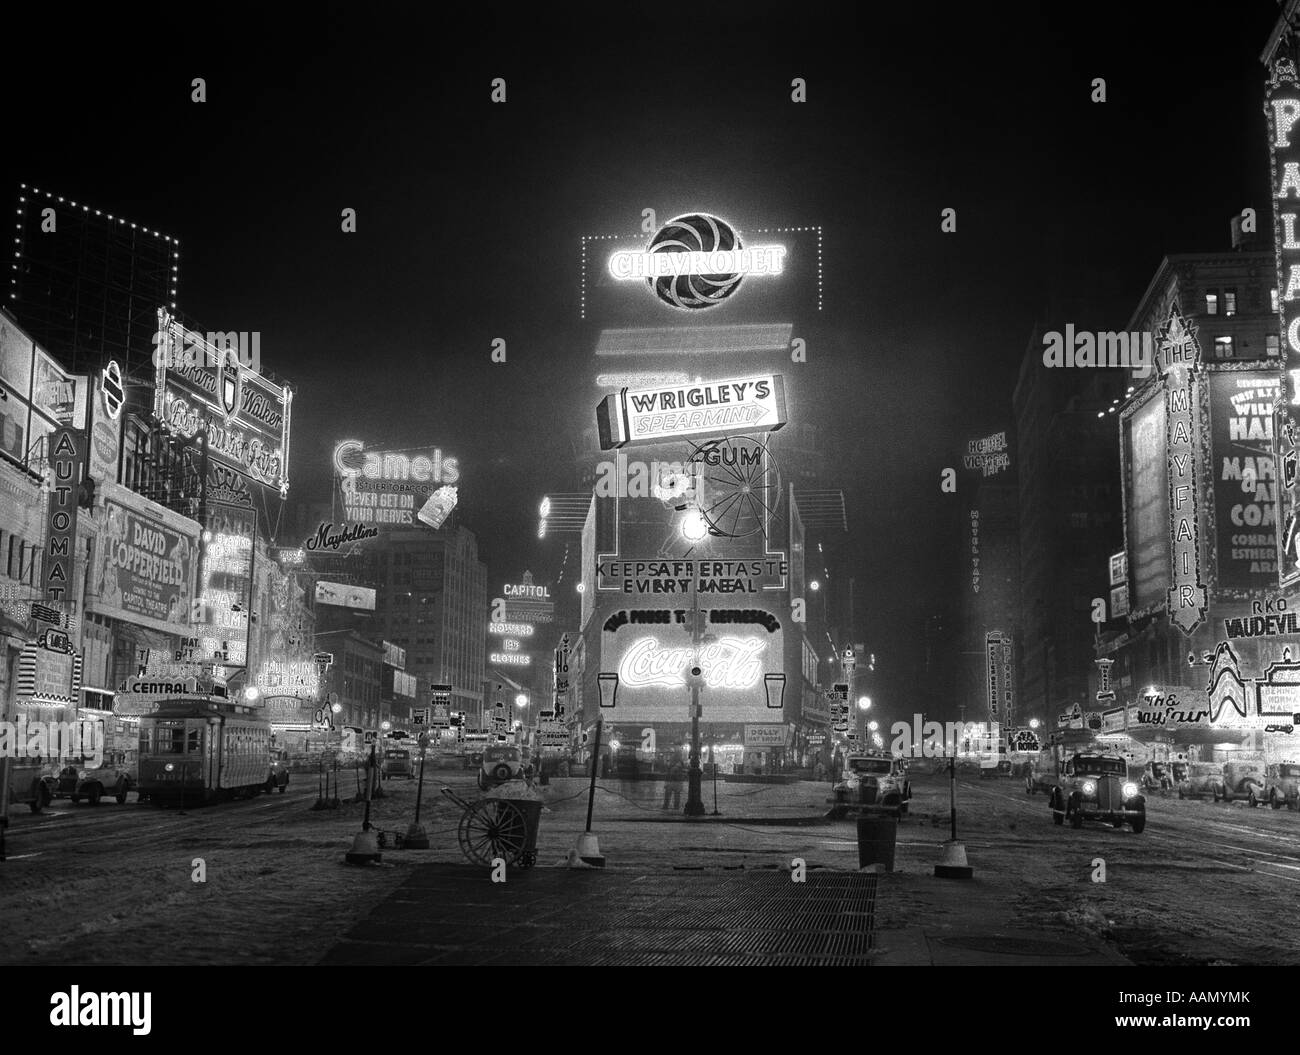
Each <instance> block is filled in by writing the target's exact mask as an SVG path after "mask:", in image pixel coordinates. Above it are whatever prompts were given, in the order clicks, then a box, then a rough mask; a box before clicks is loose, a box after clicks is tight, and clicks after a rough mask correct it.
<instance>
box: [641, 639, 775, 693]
mask: <svg viewBox="0 0 1300 1055" xmlns="http://www.w3.org/2000/svg"><path fill="white" fill-rule="evenodd" d="M766 650H767V642H766V641H764V640H763V639H762V638H759V637H722V638H719V639H718V641H716V642H714V643H712V644H708V645H704V646H702V647H701V648H700V650H699V653H698V654H699V666H700V668H701V670H702V671H703V677H704V683H705V685H707V686H708V687H709V688H711V689H748V688H752V687H753V686H755V685H757V684H758V682H759V681H760V680H761V679H762V677H763V662H762V656H763V653H764V652H765V651H766ZM695 655H696V652H695V650H694V649H692V648H690V647H686V648H665V647H661V646H660V644H659V639H658V638H654V637H643V638H640V639H639V640H637V641H636V642H634V643H633V644H632V646H631V647H630V648H629V649H628V650H627V651H626V652H625V653H624V654H623V658H622V660H621V661H620V662H619V665H618V676H619V679H620V681H622V683H623V684H624V685H627V686H629V687H633V688H638V687H644V686H652V685H653V686H661V687H663V688H675V689H681V688H685V687H686V673H687V671H688V670H689V669H690V668H691V666H692V665H693V663H694V661H695Z"/></svg>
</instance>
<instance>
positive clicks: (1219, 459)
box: [1209, 370, 1282, 599]
mask: <svg viewBox="0 0 1300 1055" xmlns="http://www.w3.org/2000/svg"><path fill="white" fill-rule="evenodd" d="M1209 381H1210V443H1211V452H1212V457H1211V463H1210V468H1211V470H1212V480H1213V493H1214V520H1215V532H1214V534H1215V543H1216V546H1215V551H1216V552H1215V555H1216V559H1217V575H1216V581H1217V586H1218V591H1219V593H1220V594H1221V595H1222V594H1225V593H1232V594H1240V595H1241V597H1242V599H1246V597H1247V595H1249V596H1251V597H1254V596H1262V595H1263V593H1264V592H1266V591H1268V590H1270V589H1272V588H1273V587H1275V586H1276V585H1277V522H1276V512H1277V505H1276V497H1277V496H1276V488H1277V474H1276V472H1275V470H1274V461H1273V449H1272V441H1273V409H1274V405H1275V403H1276V402H1277V400H1278V398H1279V397H1280V395H1281V391H1282V382H1281V378H1280V377H1279V376H1278V374H1277V372H1276V371H1274V370H1269V371H1263V370H1225V371H1216V372H1214V373H1212V374H1211V375H1210V379H1209Z"/></svg>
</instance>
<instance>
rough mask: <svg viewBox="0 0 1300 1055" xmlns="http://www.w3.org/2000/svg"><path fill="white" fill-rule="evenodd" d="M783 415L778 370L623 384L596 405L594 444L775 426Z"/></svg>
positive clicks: (697, 436)
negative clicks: (665, 383)
mask: <svg viewBox="0 0 1300 1055" xmlns="http://www.w3.org/2000/svg"><path fill="white" fill-rule="evenodd" d="M786 421H787V417H786V403H785V380H784V378H782V376H781V375H780V374H765V375H762V376H757V377H743V378H728V379H725V380H721V381H708V382H702V383H700V384H695V385H685V386H672V387H662V388H645V389H630V388H625V389H622V390H621V391H619V392H618V393H616V394H614V395H609V396H606V397H605V398H604V399H603V400H602V401H601V402H600V403H599V404H597V406H596V422H597V425H598V426H599V429H600V449H601V450H605V451H608V450H614V449H616V448H618V447H623V446H626V445H628V444H646V443H669V442H672V441H673V440H684V439H700V438H703V437H706V436H724V435H727V434H728V433H735V432H745V431H750V432H775V431H776V430H777V429H779V428H780V427H781V426H782V425H784V424H785V423H786Z"/></svg>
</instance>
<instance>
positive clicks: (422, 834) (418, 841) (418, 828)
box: [405, 731, 429, 850]
mask: <svg viewBox="0 0 1300 1055" xmlns="http://www.w3.org/2000/svg"><path fill="white" fill-rule="evenodd" d="M428 746H429V734H428V732H427V731H426V732H422V733H421V734H420V779H419V781H418V782H417V783H416V785H415V821H414V822H413V823H412V824H411V826H410V828H408V829H407V831H406V844H405V845H406V847H407V848H408V849H411V850H427V849H428V848H429V833H428V832H426V831H425V830H424V826H423V825H422V824H421V823H420V802H421V800H422V798H423V797H424V756H425V752H426V750H427V749H428Z"/></svg>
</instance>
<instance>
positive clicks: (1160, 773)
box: [1138, 761, 1174, 791]
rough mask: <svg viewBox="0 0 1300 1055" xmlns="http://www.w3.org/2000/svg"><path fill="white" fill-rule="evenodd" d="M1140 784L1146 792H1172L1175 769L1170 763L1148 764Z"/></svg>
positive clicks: (1143, 771)
mask: <svg viewBox="0 0 1300 1055" xmlns="http://www.w3.org/2000/svg"><path fill="white" fill-rule="evenodd" d="M1138 783H1139V784H1141V785H1142V788H1143V790H1144V791H1170V790H1172V789H1173V786H1174V775H1173V767H1172V766H1171V765H1170V763H1168V762H1155V761H1152V762H1148V763H1147V764H1146V768H1144V769H1143V770H1142V776H1141V778H1140V779H1139V780H1138Z"/></svg>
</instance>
